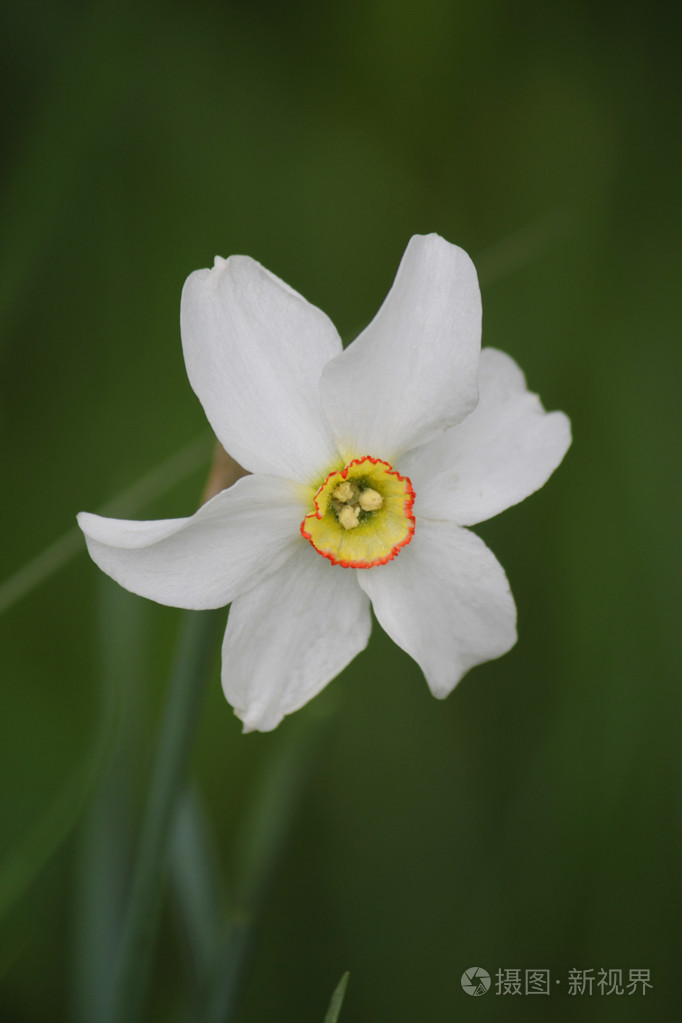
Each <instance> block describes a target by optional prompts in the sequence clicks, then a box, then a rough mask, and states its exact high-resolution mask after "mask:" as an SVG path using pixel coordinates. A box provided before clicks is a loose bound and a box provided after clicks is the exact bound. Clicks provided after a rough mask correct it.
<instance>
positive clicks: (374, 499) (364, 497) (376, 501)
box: [358, 487, 384, 512]
mask: <svg viewBox="0 0 682 1023" xmlns="http://www.w3.org/2000/svg"><path fill="white" fill-rule="evenodd" d="M383 503H384V499H383V497H382V496H381V494H380V493H379V491H378V490H372V488H371V487H367V488H366V490H363V491H361V493H360V497H359V498H358V504H359V505H360V507H361V508H362V510H363V511H366V512H369V511H378V510H379V508H381V507H382V505H383Z"/></svg>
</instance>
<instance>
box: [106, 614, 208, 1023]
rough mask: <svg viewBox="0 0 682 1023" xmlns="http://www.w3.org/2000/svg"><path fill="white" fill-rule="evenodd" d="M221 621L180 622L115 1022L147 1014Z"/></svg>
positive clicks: (204, 617)
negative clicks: (179, 817)
mask: <svg viewBox="0 0 682 1023" xmlns="http://www.w3.org/2000/svg"><path fill="white" fill-rule="evenodd" d="M223 625H224V612H223V611H201V612H187V613H186V615H185V618H184V621H183V624H182V629H181V632H180V642H179V647H178V652H177V655H176V659H175V664H174V666H173V670H172V672H171V678H170V684H169V692H168V700H167V703H166V708H165V712H164V717H163V720H162V723H161V728H160V734H159V741H158V748H157V754H156V760H155V763H154V767H153V772H152V779H151V784H150V789H149V799H148V804H147V809H146V812H145V815H144V818H143V822H142V834H141V836H140V845H139V850H138V858H137V863H136V867H135V872H134V876H133V883H132V892H131V899H130V906H129V909H128V915H127V919H126V922H125V928H124V931H123V938H122V942H121V952H120V956H119V970H118V979H117V982H116V984H115V987H114V993H113V1004H112V1006H111V1012H110V1014H109V1020H110V1023H138V1020H140V1019H141V1018H142V1010H143V1007H144V1000H145V996H146V990H147V981H148V976H149V971H150V966H151V961H152V951H153V946H154V939H155V937H156V931H157V928H158V922H159V914H160V909H161V901H162V896H163V886H164V881H165V869H164V868H165V866H166V862H167V858H168V847H169V839H170V832H171V825H172V821H173V813H174V811H175V807H176V802H177V799H178V797H179V796H180V793H181V791H182V785H183V781H184V778H185V774H186V769H187V762H188V759H189V754H190V749H191V744H192V739H193V735H194V730H195V727H196V724H197V721H198V718H199V713H200V710H201V706H202V703H203V697H204V693H205V690H206V683H207V681H208V679H209V676H210V669H211V666H212V664H213V661H214V657H215V653H216V650H217V646H218V637H219V629H220V628H221V627H222V626H223Z"/></svg>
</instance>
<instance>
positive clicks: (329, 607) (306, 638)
mask: <svg viewBox="0 0 682 1023" xmlns="http://www.w3.org/2000/svg"><path fill="white" fill-rule="evenodd" d="M370 631H371V617H370V613H369V601H368V599H367V597H366V596H365V594H364V593H363V592H362V590H361V589H360V587H359V586H358V584H357V580H356V576H355V572H353V571H351V570H348V569H343V568H338V567H336V566H334V565H331V564H330V563H329V562H328V561H326V560H325V559H324V558H321V557H320V556H319V554H316V553H315V551H314V550H313V549H312V548H311V547H310V546H309V545H308V544H305V546H304V547H303V548H302V549H301V550H300V551H298V552H297V553H296V555H295V557H294V558H292V559H291V560H290V561H289V562H288V563H287V565H286V566H285V567H284V568H281V569H279V570H278V571H277V572H274V573H273V574H272V575H270V576H269V577H268V578H267V579H265V580H263V581H262V582H260V583H259V584H258V586H255V587H254V588H253V589H252V590H250V591H249V592H248V593H245V594H243V595H242V596H241V597H238V598H237V600H235V602H234V603H233V605H232V607H231V608H230V614H229V618H228V620H227V632H226V633H225V642H224V644H223V670H222V677H223V689H224V690H225V696H226V697H227V699H228V702H229V703H230V704H231V705H232V706H233V707H234V710H235V713H236V714H237V716H238V717H240V718H241V719H242V721H243V722H244V728H245V731H253V730H254V729H258V730H259V731H261V732H268V731H270V730H271V729H273V728H275V727H276V726H277V725H278V724H279V722H280V721H281V720H282V718H283V717H284V715H285V714H290V713H291V712H292V711H295V710H298V709H299V707H302V706H303V704H304V703H307V702H308V700H311V699H312V698H313V696H316V695H317V694H318V693H319V692H320V690H321V689H323V688H324V687H325V686H326V685H327V683H328V682H329V681H331V679H333V678H334V677H335V676H336V675H338V674H339V672H340V671H342V670H343V668H345V666H346V665H347V664H348V662H349V661H351V660H352V659H353V658H354V657H355V655H356V654H358V653H359V652H360V651H361V650H364V648H365V646H366V645H367V641H368V639H369V634H370Z"/></svg>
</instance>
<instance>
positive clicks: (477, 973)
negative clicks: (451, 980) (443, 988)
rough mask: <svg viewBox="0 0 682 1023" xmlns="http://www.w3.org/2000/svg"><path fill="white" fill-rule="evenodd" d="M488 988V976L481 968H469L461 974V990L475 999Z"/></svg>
mask: <svg viewBox="0 0 682 1023" xmlns="http://www.w3.org/2000/svg"><path fill="white" fill-rule="evenodd" d="M489 987H490V974H489V973H488V971H487V970H484V969H483V967H482V966H470V967H469V969H468V970H465V971H464V973H463V974H462V990H463V991H466V993H467V994H468V995H473V996H474V998H476V997H477V996H478V995H484V994H485V993H486V991H487V990H488V988H489Z"/></svg>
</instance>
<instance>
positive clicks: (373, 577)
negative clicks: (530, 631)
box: [358, 519, 516, 699]
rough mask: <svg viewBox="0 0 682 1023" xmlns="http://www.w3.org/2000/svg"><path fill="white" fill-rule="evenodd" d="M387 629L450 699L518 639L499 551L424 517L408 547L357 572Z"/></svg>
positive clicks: (436, 692) (463, 531)
mask: <svg viewBox="0 0 682 1023" xmlns="http://www.w3.org/2000/svg"><path fill="white" fill-rule="evenodd" d="M358 582H359V583H360V586H361V587H362V589H363V590H364V591H365V593H366V594H367V595H368V596H369V598H370V599H371V601H372V606H373V608H374V613H375V614H376V616H377V618H378V620H379V622H380V624H381V626H382V628H383V629H385V631H386V632H387V633H388V634H389V636H390V637H391V638H392V639H393V640H394V641H395V642H396V643H397V644H398V646H400V647H402V649H403V650H405V651H407V653H408V654H409V655H410V656H411V657H413V658H414V659H415V661H417V663H418V664H419V666H420V667H421V669H422V671H423V672H424V675H425V676H426V681H427V682H428V684H429V688H430V689H431V692H432V693H433V695H434V696H437V697H438V698H439V699H442V698H443V697H445V696H447V695H448V693H449V692H451V690H452V689H454V687H455V686H456V685H457V683H458V682H459V680H460V678H461V677H462V675H464V673H465V672H467V671H468V670H469V668H472V667H473V666H474V665H475V664H480V663H481V662H483V661H489V660H491V659H492V658H494V657H500V656H501V655H502V654H504V653H506V652H507V651H508V650H510V649H511V647H512V646H513V645H514V643H515V642H516V608H515V607H514V599H513V597H512V595H511V592H510V590H509V583H508V582H507V577H506V576H505V574H504V570H503V569H502V566H501V565H500V564H499V562H498V561H497V559H496V558H495V556H494V555H493V554H492V552H491V551H490V550H488V548H487V547H486V545H485V544H484V543H483V541H482V540H480V539H479V538H478V537H477V536H476V535H475V534H474V533H470V532H469V531H468V530H466V529H460V528H459V526H455V525H454V524H452V523H449V522H431V521H429V520H425V519H420V520H419V521H418V522H417V528H416V530H415V534H414V538H413V540H412V543H411V544H410V546H409V547H406V548H405V550H404V551H401V552H400V555H399V556H398V557H397V558H396V559H395V560H394V561H391V562H389V563H388V564H387V565H382V566H381V567H380V568H370V569H368V570H367V571H365V572H361V571H360V572H358Z"/></svg>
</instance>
